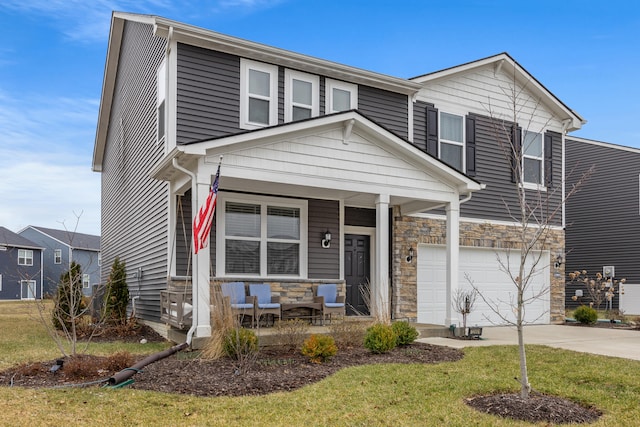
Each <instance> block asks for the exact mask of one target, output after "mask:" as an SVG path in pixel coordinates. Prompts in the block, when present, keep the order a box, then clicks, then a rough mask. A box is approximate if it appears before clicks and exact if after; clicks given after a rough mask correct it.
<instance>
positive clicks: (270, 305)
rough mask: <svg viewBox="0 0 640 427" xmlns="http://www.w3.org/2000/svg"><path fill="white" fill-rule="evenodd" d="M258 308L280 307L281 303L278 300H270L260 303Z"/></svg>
mask: <svg viewBox="0 0 640 427" xmlns="http://www.w3.org/2000/svg"><path fill="white" fill-rule="evenodd" d="M258 308H280V304H278V303H277V302H270V303H267V304H258Z"/></svg>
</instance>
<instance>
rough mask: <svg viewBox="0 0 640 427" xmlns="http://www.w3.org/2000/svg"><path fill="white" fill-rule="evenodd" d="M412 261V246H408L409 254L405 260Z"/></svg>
mask: <svg viewBox="0 0 640 427" xmlns="http://www.w3.org/2000/svg"><path fill="white" fill-rule="evenodd" d="M412 261H413V248H412V247H411V246H409V255H407V262H408V263H409V264H411V262H412Z"/></svg>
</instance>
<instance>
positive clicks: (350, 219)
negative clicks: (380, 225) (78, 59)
mask: <svg viewBox="0 0 640 427" xmlns="http://www.w3.org/2000/svg"><path fill="white" fill-rule="evenodd" d="M344 225H351V226H354V227H357V226H360V227H375V226H376V210H375V209H366V208H350V207H346V208H345V209H344Z"/></svg>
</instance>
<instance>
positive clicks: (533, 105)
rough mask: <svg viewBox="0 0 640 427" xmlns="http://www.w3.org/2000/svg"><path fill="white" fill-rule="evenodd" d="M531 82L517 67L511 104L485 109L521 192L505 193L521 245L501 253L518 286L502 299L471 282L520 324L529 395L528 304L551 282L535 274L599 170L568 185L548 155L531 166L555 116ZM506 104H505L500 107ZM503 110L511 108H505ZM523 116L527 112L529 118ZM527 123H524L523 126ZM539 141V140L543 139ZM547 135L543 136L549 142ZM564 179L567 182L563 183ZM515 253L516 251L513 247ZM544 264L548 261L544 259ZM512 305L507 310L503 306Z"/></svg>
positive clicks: (509, 88)
mask: <svg viewBox="0 0 640 427" xmlns="http://www.w3.org/2000/svg"><path fill="white" fill-rule="evenodd" d="M527 85H528V82H524V83H520V82H518V80H517V78H516V70H515V68H514V70H513V79H512V80H511V81H510V82H509V83H508V84H507V85H506V87H502V91H503V93H502V95H504V98H502V99H506V100H507V101H506V104H504V105H498V104H495V103H494V104H492V100H491V99H490V100H489V102H488V104H487V105H485V106H484V107H485V109H486V110H487V111H488V113H489V116H490V120H491V123H492V131H493V135H494V137H495V139H496V141H498V143H499V144H500V146H501V148H502V151H503V153H504V156H505V158H506V159H507V161H508V162H510V165H511V173H512V177H513V182H514V189H515V194H516V201H515V203H514V202H513V200H512V201H511V203H510V201H509V200H507V199H506V198H504V197H503V204H504V206H505V209H506V210H507V212H508V214H509V216H510V217H511V219H512V220H513V222H514V223H515V224H517V236H518V237H517V242H516V245H517V248H509V249H508V250H507V256H506V257H504V256H500V255H498V254H497V253H496V256H497V259H498V264H499V266H500V270H501V271H503V272H505V273H506V274H507V275H508V276H509V279H510V282H511V283H512V284H513V285H514V288H515V292H514V294H513V295H512V296H511V298H510V299H509V300H504V299H500V300H496V299H492V298H489V297H487V296H486V295H484V294H483V292H482V290H481V289H479V288H477V287H476V286H475V285H474V284H473V282H471V280H469V278H468V280H469V282H470V283H471V286H472V287H473V288H474V289H475V290H476V291H477V292H478V295H479V296H480V298H481V299H482V300H483V301H484V302H485V304H487V306H488V307H489V308H490V309H491V310H492V311H493V312H494V313H495V314H496V315H497V316H498V317H499V319H500V320H501V321H502V323H504V324H508V325H511V326H515V328H516V329H517V334H518V349H519V361H520V378H519V379H518V381H519V383H520V386H521V387H520V396H521V397H522V398H528V397H529V394H530V391H531V384H530V383H529V374H528V369H527V357H526V351H525V338H524V326H525V325H526V324H527V323H532V322H535V321H536V320H539V319H529V320H525V313H526V308H527V306H528V305H530V304H531V303H533V302H535V301H538V300H540V299H541V298H543V297H544V296H545V295H546V294H547V293H549V288H548V287H543V288H540V287H535V286H534V283H533V280H534V278H535V277H536V276H537V275H538V274H541V273H543V272H544V271H545V270H547V269H548V268H549V267H550V266H549V265H547V264H545V263H542V260H543V259H544V258H543V249H544V248H546V247H548V244H549V242H550V239H551V237H552V236H551V234H552V233H551V231H552V228H553V226H554V224H556V223H557V222H558V219H559V217H560V216H561V215H562V207H563V205H564V203H565V201H566V200H567V199H568V198H569V197H571V196H572V195H573V194H575V192H576V191H578V189H579V188H580V186H581V185H582V184H583V183H584V182H585V181H586V180H587V179H588V177H589V176H590V175H591V173H592V172H593V167H592V168H590V169H589V170H588V171H586V172H585V173H584V174H582V176H580V177H579V178H578V179H577V180H576V182H575V183H574V184H573V185H572V186H571V188H567V189H566V191H565V192H563V191H562V185H546V184H547V182H545V181H544V169H545V165H544V160H542V162H543V163H542V165H539V169H538V171H539V173H537V174H536V172H535V170H534V169H529V164H528V162H527V161H528V159H527V157H526V156H525V155H526V154H529V152H530V150H533V148H534V147H533V144H534V139H533V138H534V137H537V136H538V135H541V134H542V133H543V130H544V129H545V128H547V126H549V124H550V122H551V118H549V119H546V120H544V119H543V121H539V118H540V117H545V116H547V115H545V114H538V113H539V112H540V109H541V107H542V102H541V100H540V99H536V98H534V97H533V96H531V95H529V94H528V93H527V91H525V89H526V88H527ZM496 107H500V108H496ZM499 111H503V112H504V111H507V112H508V113H506V114H504V113H503V114H500V113H499ZM523 117H524V118H525V120H524V123H523ZM519 124H523V126H522V129H520V128H519V127H518V125H519ZM537 142H538V141H536V143H537ZM544 142H545V141H544V139H543V140H542V141H541V143H542V144H543V145H542V147H544ZM525 176H527V178H533V179H534V180H535V179H537V181H538V182H537V185H534V187H535V188H531V186H529V185H525V179H524V178H525ZM563 184H564V183H563ZM512 251H513V252H514V255H515V256H514V257H511V256H510V255H511V252H512ZM543 264H544V265H543ZM505 303H506V305H507V306H508V307H509V310H508V311H505V310H504V309H503V307H504V306H505Z"/></svg>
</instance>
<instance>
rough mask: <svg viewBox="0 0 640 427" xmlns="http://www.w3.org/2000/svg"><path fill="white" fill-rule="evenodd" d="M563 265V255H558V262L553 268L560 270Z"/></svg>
mask: <svg viewBox="0 0 640 427" xmlns="http://www.w3.org/2000/svg"><path fill="white" fill-rule="evenodd" d="M562 264H564V261H563V260H562V254H558V256H556V262H554V263H553V266H554V267H555V268H556V269H558V268H560V266H561V265H562Z"/></svg>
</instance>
